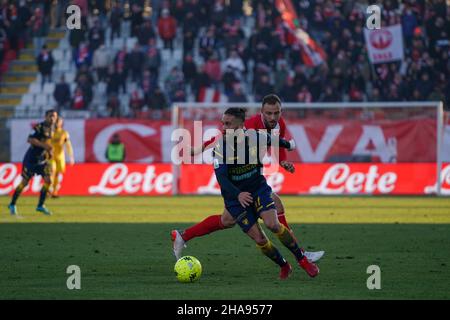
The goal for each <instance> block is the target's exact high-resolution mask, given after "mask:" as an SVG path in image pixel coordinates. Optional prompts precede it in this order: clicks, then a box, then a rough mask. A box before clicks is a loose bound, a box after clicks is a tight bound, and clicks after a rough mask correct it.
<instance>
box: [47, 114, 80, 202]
mask: <svg viewBox="0 0 450 320" xmlns="http://www.w3.org/2000/svg"><path fill="white" fill-rule="evenodd" d="M63 126H64V119H63V118H62V117H58V120H57V121H56V128H55V132H54V134H53V137H52V147H53V158H52V159H51V165H52V186H51V191H52V192H51V195H52V198H58V197H59V196H58V184H59V175H60V174H61V175H63V174H64V173H65V172H66V155H65V153H64V146H65V147H66V150H67V154H68V155H69V161H70V165H73V164H74V163H75V160H74V157H73V148H72V144H71V143H70V136H69V133H68V132H67V131H66V130H64V129H63Z"/></svg>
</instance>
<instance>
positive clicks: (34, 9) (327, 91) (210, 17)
mask: <svg viewBox="0 0 450 320" xmlns="http://www.w3.org/2000/svg"><path fill="white" fill-rule="evenodd" d="M274 2H275V1H274V0H263V1H244V0H229V1H224V0H214V1H207V0H189V1H183V0H176V1H175V0H174V1H169V0H161V1H151V7H150V1H144V0H130V1H123V0H119V1H103V0H96V1H95V0H93V1H87V0H74V1H68V0H66V1H45V0H41V1H25V0H22V1H21V2H20V3H19V4H16V2H15V1H8V0H3V1H2V4H1V6H0V40H1V39H3V42H5V41H6V39H8V41H9V43H10V44H9V45H10V46H13V47H14V46H16V43H17V38H16V37H20V35H21V34H26V35H27V36H25V39H26V38H27V37H30V36H31V37H34V42H35V50H36V48H41V47H42V45H44V43H43V41H42V39H41V37H42V36H43V35H44V34H45V32H46V30H48V29H49V26H50V27H55V26H56V27H58V26H63V22H64V21H65V20H64V10H62V8H65V6H67V5H68V4H70V3H72V4H76V5H79V6H80V8H81V9H82V14H83V19H82V28H81V29H80V30H76V29H74V30H71V31H68V32H70V35H69V41H70V45H71V48H72V60H73V63H74V65H75V66H76V69H77V75H76V78H75V81H76V83H77V85H76V89H75V91H74V92H71V90H70V88H69V85H68V84H67V83H65V81H64V79H63V78H61V79H60V80H59V83H58V84H57V86H56V88H55V92H54V98H55V100H56V101H57V103H58V105H59V108H71V109H78V110H83V109H89V105H90V103H91V101H92V99H93V90H92V88H94V86H95V85H96V84H97V83H98V82H104V83H106V88H107V89H106V93H107V95H108V100H107V110H108V116H121V114H120V111H119V110H121V108H120V103H121V101H120V100H119V99H118V95H119V94H120V93H121V92H128V93H129V94H130V101H129V109H130V111H131V113H130V114H131V116H138V115H139V112H140V111H141V110H142V109H143V108H144V107H145V108H148V109H164V108H167V107H168V106H169V105H170V103H172V102H178V101H199V100H201V99H202V97H201V96H202V90H203V89H204V88H208V87H209V88H212V89H214V90H218V91H220V92H222V93H223V94H225V95H226V96H227V98H228V101H230V102H247V101H249V102H251V101H260V100H261V98H262V97H263V96H264V95H266V94H267V93H270V92H275V93H277V94H278V95H280V97H282V99H283V101H285V102H340V101H411V100H415V101H425V100H442V101H444V102H445V105H446V107H447V109H448V106H449V104H450V59H449V52H450V9H449V6H447V4H446V1H445V0H430V1H426V0H405V1H401V2H400V1H398V0H382V1H378V3H379V4H381V5H382V11H381V12H382V25H384V26H387V25H393V24H401V26H402V31H403V37H404V47H405V59H404V61H398V62H391V63H382V64H376V65H372V64H371V63H370V62H369V60H368V57H367V50H366V48H365V41H364V34H363V32H364V26H365V23H366V15H365V9H366V7H367V3H366V2H362V1H356V0H349V1H330V0H301V1H293V3H294V5H295V7H296V9H297V12H298V16H299V24H300V26H301V27H302V28H303V29H304V30H305V31H306V32H308V33H309V34H310V35H311V36H312V37H313V39H315V40H316V41H317V42H318V43H319V44H320V45H321V47H322V48H323V49H324V50H325V52H326V55H327V56H326V59H325V63H323V64H321V65H319V66H317V67H309V66H306V65H305V64H304V62H303V61H302V58H301V54H300V47H299V46H298V45H295V44H291V43H290V41H289V36H288V31H287V30H286V28H285V27H284V26H283V24H282V20H281V17H280V15H279V13H278V12H277V10H276V8H275V5H274ZM25 3H26V4H27V5H26V6H25V7H26V8H28V9H27V10H25V9H24V4H25ZM30 4H31V6H30ZM22 11H23V12H25V11H27V13H22V14H20V12H22ZM17 20H19V21H20V22H18V21H17ZM124 21H128V22H129V24H130V26H131V34H130V36H131V37H136V38H137V42H136V44H135V46H134V47H133V48H132V49H129V48H127V47H126V46H124V47H123V48H122V49H121V50H119V51H117V52H115V51H114V50H112V48H109V47H107V46H105V40H106V37H107V36H109V37H110V40H111V41H113V40H114V39H115V38H116V37H120V35H121V28H122V27H123V22H124ZM37 26H38V27H37ZM15 28H18V30H21V31H20V32H16V31H15ZM107 29H109V32H106V31H107ZM246 31H247V32H246ZM36 39H37V40H36ZM158 41H161V42H162V43H163V47H164V49H163V48H160V47H159V46H158V45H157V43H158ZM0 42H1V41H0ZM1 48H2V46H1V45H0V59H1V57H2V54H1ZM176 48H179V49H182V52H183V59H182V61H183V62H182V64H180V65H177V66H175V67H173V68H172V69H171V70H170V72H166V73H165V74H162V73H161V65H162V58H161V50H170V52H171V54H173V51H174V50H175V49H176ZM38 50H39V49H38ZM41 55H43V57H41ZM49 55H50V57H51V52H48V51H47V50H46V49H45V47H44V48H43V49H42V51H41V52H40V55H39V57H40V58H38V59H37V61H38V63H39V71H40V72H41V74H42V75H43V77H42V79H43V81H44V80H45V79H47V78H48V79H49V81H52V80H53V81H54V80H55V79H52V78H51V74H52V72H51V68H52V66H51V63H50V62H49V60H50V58H48V56H49ZM129 83H134V84H135V86H133V87H130V86H129Z"/></svg>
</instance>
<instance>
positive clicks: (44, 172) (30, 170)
mask: <svg viewBox="0 0 450 320" xmlns="http://www.w3.org/2000/svg"><path fill="white" fill-rule="evenodd" d="M51 174H52V167H51V165H50V164H49V163H44V164H34V163H30V162H27V161H24V162H23V165H22V177H23V178H24V179H27V180H29V179H31V178H32V177H33V176H34V175H39V176H42V177H43V178H44V177H49V178H50V177H51Z"/></svg>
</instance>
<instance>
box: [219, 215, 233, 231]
mask: <svg viewBox="0 0 450 320" xmlns="http://www.w3.org/2000/svg"><path fill="white" fill-rule="evenodd" d="M220 222H222V225H223V227H224V228H232V227H234V225H235V224H236V220H234V218H233V217H232V216H231V214H230V213H229V212H228V211H224V212H223V213H222V216H221V217H220Z"/></svg>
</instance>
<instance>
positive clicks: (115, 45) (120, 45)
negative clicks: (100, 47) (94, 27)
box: [113, 38, 126, 50]
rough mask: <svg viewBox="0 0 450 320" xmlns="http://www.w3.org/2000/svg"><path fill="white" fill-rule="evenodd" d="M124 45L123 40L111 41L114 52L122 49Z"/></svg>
mask: <svg viewBox="0 0 450 320" xmlns="http://www.w3.org/2000/svg"><path fill="white" fill-rule="evenodd" d="M124 44H126V42H125V40H124V39H123V38H115V39H114V40H113V48H114V50H120V49H122V48H123V45H124Z"/></svg>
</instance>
